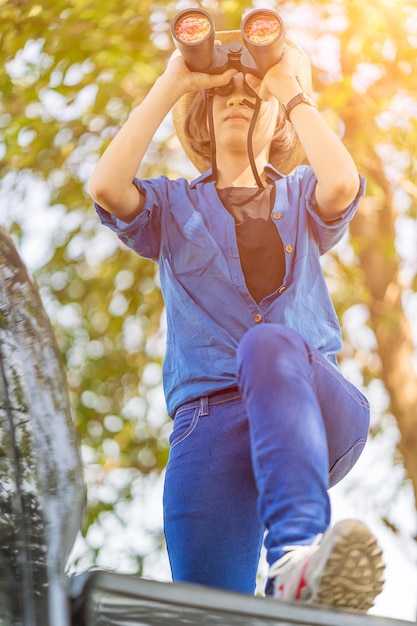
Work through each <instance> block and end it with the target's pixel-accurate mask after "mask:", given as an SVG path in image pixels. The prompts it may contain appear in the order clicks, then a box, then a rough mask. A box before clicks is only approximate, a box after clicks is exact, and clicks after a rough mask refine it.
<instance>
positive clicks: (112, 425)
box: [0, 0, 417, 621]
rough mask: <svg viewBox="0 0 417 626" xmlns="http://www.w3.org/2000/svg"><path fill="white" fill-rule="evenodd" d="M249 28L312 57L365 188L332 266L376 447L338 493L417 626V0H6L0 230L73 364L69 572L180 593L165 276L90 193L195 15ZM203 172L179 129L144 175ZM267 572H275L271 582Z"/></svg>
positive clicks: (390, 610) (389, 603)
mask: <svg viewBox="0 0 417 626" xmlns="http://www.w3.org/2000/svg"><path fill="white" fill-rule="evenodd" d="M189 7H201V8H204V9H206V10H208V11H210V12H211V14H212V15H213V17H214V20H215V24H216V27H217V28H219V29H232V28H239V26H240V22H241V19H242V16H243V15H244V14H245V12H247V11H248V10H250V9H251V8H263V7H268V8H275V9H276V10H278V11H279V12H280V14H281V16H282V17H283V19H284V22H285V24H286V28H287V31H288V34H289V35H290V36H291V37H292V38H293V39H295V40H296V41H297V42H298V43H299V44H301V45H302V46H303V47H304V49H305V50H306V51H307V53H308V54H309V56H310V58H311V61H312V64H313V74H314V90H315V96H316V100H317V104H318V106H319V108H320V110H321V112H322V113H323V115H324V116H325V117H326V119H327V120H328V122H329V123H330V124H331V126H332V127H333V128H334V129H335V130H336V132H337V133H338V134H339V135H340V136H341V137H342V139H343V141H344V142H345V144H346V145H347V147H348V148H349V150H350V151H351V153H352V155H353V157H354V159H355V161H356V163H357V165H358V169H359V170H360V172H361V174H362V175H363V176H365V177H366V178H367V180H368V193H367V196H366V198H365V199H364V200H363V202H362V204H361V210H360V213H359V214H358V215H357V217H356V218H355V220H354V222H353V224H352V226H351V230H350V233H349V235H348V236H347V237H345V239H344V240H343V241H342V242H341V244H339V245H338V246H337V248H336V249H335V250H334V251H333V252H332V253H330V254H328V255H327V257H326V258H324V259H323V267H324V270H325V273H326V277H327V280H328V284H329V288H330V290H331V293H332V297H333V300H334V303H335V306H336V309H337V312H338V314H339V318H340V320H341V324H342V329H343V334H344V340H345V348H344V351H343V353H342V354H341V355H340V364H341V368H342V370H343V372H344V373H345V375H346V376H347V377H348V378H349V379H350V380H352V382H354V383H355V384H356V385H358V386H359V387H360V388H361V389H362V390H363V391H364V393H365V394H366V395H367V396H368V397H369V399H370V401H371V405H372V425H371V437H370V441H369V444H368V446H367V448H366V451H365V452H364V454H363V456H362V458H361V459H360V461H359V462H358V464H357V466H356V467H355V469H354V470H353V471H352V472H351V474H350V475H349V476H348V477H347V478H346V480H345V481H344V482H343V483H342V485H340V486H338V487H336V488H335V489H334V490H333V491H332V492H331V493H332V502H333V517H334V519H337V518H340V517H345V516H355V517H360V518H361V519H364V520H365V521H367V522H368V523H369V524H370V525H371V526H372V528H373V529H374V531H375V532H376V534H377V536H378V538H379V540H380V542H381V544H382V546H383V548H384V551H385V558H386V562H387V565H388V567H387V583H386V586H385V590H384V592H383V594H382V595H381V596H380V597H379V598H378V600H377V603H376V606H375V608H374V609H373V612H374V613H377V614H379V615H386V616H393V617H400V618H403V619H408V620H413V621H414V620H415V618H416V604H417V601H416V597H417V568H416V564H417V544H416V535H417V526H416V495H417V355H416V344H417V293H416V291H417V275H416V274H417V160H416V155H417V80H416V75H417V35H416V33H417V6H416V4H415V1H414V0H348V1H345V0H332V1H329V0H309V1H303V0H297V2H287V1H283V2H280V3H279V4H277V3H273V2H267V1H266V0H265V1H263V2H256V1H254V2H253V3H251V2H248V1H239V0H225V1H217V0H207V1H202V2H189V1H187V2H185V1H179V2H151V1H150V0H139V1H137V0H136V1H132V0H100V2H99V1H97V0H65V1H64V0H55V1H54V2H53V3H49V2H45V1H43V2H36V1H35V0H0V60H1V63H0V222H1V224H2V225H3V226H5V227H6V228H7V229H8V231H9V232H10V233H11V235H12V237H13V239H14V241H15V243H16V245H17V247H18V249H19V251H20V253H21V255H22V256H23V258H24V260H25V262H26V264H27V265H28V267H29V269H30V271H31V272H32V274H33V275H34V277H35V280H36V282H37V285H38V287H39V290H40V294H41V298H42V301H43V304H44V306H45V308H46V311H47V313H48V316H49V318H50V320H51V322H52V325H53V328H54V332H55V334H56V337H57V340H58V344H59V348H60V351H61V354H62V359H63V361H64V364H65V367H66V372H67V379H68V388H69V393H70V399H71V406H72V411H73V418H74V423H75V425H76V428H77V430H78V433H79V438H80V445H81V450H82V458H83V464H84V475H85V481H86V484H87V505H86V512H85V518H84V524H83V528H82V529H81V530H80V533H79V537H78V539H77V542H76V545H75V547H74V550H73V553H72V555H71V557H70V560H69V562H68V572H69V573H78V572H81V571H85V570H86V569H89V568H92V567H105V568H109V569H112V570H115V571H120V572H128V573H134V574H139V575H143V576H147V577H152V578H156V579H158V580H169V568H168V563H167V557H166V553H165V546H164V540H163V534H162V512H161V501H160V500H161V490H162V481H163V473H164V468H165V465H166V462H167V458H168V436H169V433H170V429H171V424H170V421H169V419H168V417H167V415H166V411H165V405H164V400H163V394H162V389H161V363H162V359H163V353H164V336H165V329H164V308H163V303H162V298H161V293H160V289H159V282H158V271H157V267H156V266H155V265H153V264H152V263H151V262H148V261H145V260H142V259H140V258H139V257H137V256H135V255H134V254H133V253H131V252H129V251H127V250H126V249H124V248H123V246H122V245H121V244H119V243H118V241H117V240H116V237H115V236H114V235H113V234H112V233H111V232H109V231H107V230H106V229H104V228H103V227H102V226H101V225H100V224H99V222H98V219H97V218H96V216H95V212H94V210H93V208H92V203H91V200H90V198H89V197H88V194H87V192H86V184H87V181H88V178H89V176H90V174H91V171H92V169H93V167H94V164H95V163H96V161H97V159H98V157H99V155H100V154H101V153H102V151H103V149H104V148H105V146H106V145H107V144H108V142H109V141H110V140H111V138H112V137H113V136H114V134H115V133H116V132H117V130H118V128H119V127H120V125H121V124H122V123H123V122H124V121H125V120H126V119H127V117H128V115H129V113H130V112H131V110H132V109H133V108H134V107H135V106H137V105H138V104H139V103H140V102H141V100H142V99H143V97H144V95H145V94H146V93H147V91H148V90H149V88H150V86H151V85H152V84H153V82H154V81H155V79H156V78H157V76H158V75H159V74H160V73H161V72H162V71H163V68H164V66H165V64H166V62H167V59H168V57H169V54H170V53H171V52H172V50H173V44H172V40H171V37H170V30H169V29H170V21H171V20H172V18H173V17H174V16H175V15H176V13H177V12H178V11H180V10H182V9H184V8H189ZM138 174H139V175H140V176H141V177H152V176H158V175H160V174H165V175H167V176H170V177H178V176H185V177H187V178H192V177H194V175H196V172H195V171H194V169H193V167H192V166H191V165H190V164H189V163H188V161H187V160H186V158H185V157H184V156H183V154H182V152H181V149H180V146H179V143H178V141H177V139H176V138H175V136H174V135H173V131H172V124H171V119H170V116H168V117H167V119H166V120H165V122H164V123H163V124H162V126H161V128H160V130H159V131H158V133H157V134H156V136H155V138H154V141H153V142H152V144H151V146H150V148H149V150H148V153H147V156H146V159H145V161H144V163H143V164H142V166H141V170H140V171H139V173H138ZM264 575H265V570H264V569H263V567H262V566H261V567H260V572H259V588H260V589H261V588H262V581H263V577H264Z"/></svg>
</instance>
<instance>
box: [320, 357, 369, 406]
mask: <svg viewBox="0 0 417 626" xmlns="http://www.w3.org/2000/svg"><path fill="white" fill-rule="evenodd" d="M310 358H311V359H314V360H315V361H316V362H317V363H318V364H319V365H321V366H322V367H324V368H325V369H326V370H327V371H328V372H329V373H330V374H331V375H332V376H333V377H334V378H336V379H337V380H338V382H339V383H340V384H341V385H342V387H343V388H344V389H345V391H346V392H347V393H348V394H349V395H350V397H351V398H353V400H355V402H357V403H358V404H360V406H362V407H364V408H365V409H367V408H368V407H369V403H368V401H367V400H366V398H365V397H364V396H362V397H361V396H357V395H356V394H355V393H352V387H351V385H350V384H349V383H348V381H347V380H346V379H345V378H344V377H343V374H342V373H339V372H337V371H335V369H334V368H333V366H332V365H330V363H326V361H323V360H322V359H318V358H317V357H316V355H315V354H314V352H310ZM355 389H356V387H355ZM356 391H358V393H360V391H359V389H356Z"/></svg>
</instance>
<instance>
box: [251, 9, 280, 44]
mask: <svg viewBox="0 0 417 626" xmlns="http://www.w3.org/2000/svg"><path fill="white" fill-rule="evenodd" d="M244 30H245V36H246V38H247V39H248V40H249V41H250V42H251V43H253V44H256V45H263V44H269V43H272V42H273V41H275V39H276V38H277V37H279V36H280V34H281V30H282V29H281V23H280V21H279V19H278V18H277V17H276V16H275V15H271V14H262V13H261V14H259V12H258V11H256V12H255V15H254V17H253V18H249V19H248V20H247V21H246V23H245V27H244Z"/></svg>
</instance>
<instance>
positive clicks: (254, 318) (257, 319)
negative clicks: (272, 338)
mask: <svg viewBox="0 0 417 626" xmlns="http://www.w3.org/2000/svg"><path fill="white" fill-rule="evenodd" d="M261 320H262V315H260V314H259V313H257V314H256V315H254V316H253V321H254V322H255V324H259V322H260V321H261Z"/></svg>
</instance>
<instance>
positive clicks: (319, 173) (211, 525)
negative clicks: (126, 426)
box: [89, 32, 383, 610]
mask: <svg viewBox="0 0 417 626" xmlns="http://www.w3.org/2000/svg"><path fill="white" fill-rule="evenodd" d="M217 37H218V39H219V42H221V43H226V42H227V41H230V40H231V39H235V38H240V35H239V34H237V33H236V32H228V33H224V32H223V33H218V34H217ZM310 72H311V70H310V66H309V62H308V59H307V58H306V56H305V54H304V53H303V52H302V51H301V50H300V49H299V48H298V47H297V46H296V45H295V44H293V43H292V42H290V41H287V44H286V46H285V48H284V52H283V56H282V58H281V60H280V61H279V63H277V64H276V65H274V66H273V67H272V68H271V69H270V70H269V71H268V72H267V73H266V75H265V76H264V78H263V79H262V80H259V79H258V78H256V77H255V76H251V75H246V76H245V77H243V76H242V74H240V73H238V72H237V71H236V70H235V69H228V70H227V71H226V72H224V73H223V74H221V75H209V74H204V73H198V72H191V71H189V70H188V69H187V67H186V65H185V63H184V61H183V59H182V57H181V56H180V55H179V54H178V53H174V54H173V55H172V57H171V59H170V60H169V63H168V65H167V68H166V70H165V72H164V73H163V74H162V75H161V76H160V77H159V78H158V80H157V81H156V83H155V84H154V86H153V87H152V89H151V90H150V92H149V94H148V95H147V96H146V98H145V99H144V100H143V102H142V103H141V105H140V106H139V107H138V108H137V109H136V111H135V112H134V113H133V114H132V116H131V117H130V119H129V120H128V121H127V122H126V124H125V125H124V126H123V127H122V128H121V130H120V131H119V133H118V134H117V135H116V136H115V138H114V139H113V141H112V142H111V144H110V145H109V147H108V148H107V150H106V151H105V152H104V154H103V156H102V157H101V159H100V160H99V163H98V165H97V167H96V169H95V171H94V173H93V175H92V177H91V181H90V186H89V190H90V193H91V195H92V197H93V199H94V201H95V203H96V208H97V211H98V214H99V216H100V219H101V220H102V222H103V223H104V224H105V225H107V226H109V227H110V228H112V229H113V230H114V231H115V232H116V233H117V234H118V236H119V237H120V239H121V240H122V241H123V242H124V243H125V244H126V245H128V246H129V247H131V248H132V249H133V250H135V251H136V252H137V253H138V254H140V255H142V256H144V257H146V258H150V259H153V260H155V261H156V262H158V264H159V268H160V276H161V284H162V291H163V295H164V300H165V305H166V313H167V324H168V330H167V347H166V356H165V360H164V370H163V373H164V389H165V395H166V401H167V408H168V412H169V414H170V416H171V417H172V418H173V420H174V424H173V433H172V435H171V440H170V443H171V452H170V460H169V463H168V467H167V472H166V481H165V491H164V522H165V534H166V539H167V547H168V553H169V557H170V563H171V568H172V574H173V579H174V581H188V582H195V583H200V584H204V585H210V586H214V587H220V588H224V589H230V590H235V591H241V592H246V593H253V592H254V589H255V583H256V573H257V567H258V561H259V554H260V549H261V544H262V540H263V537H264V533H265V531H266V533H267V534H266V539H265V546H266V549H267V559H268V563H269V566H270V568H269V574H268V583H267V588H266V593H267V594H268V595H272V596H274V597H276V598H281V599H287V600H301V601H305V602H321V603H323V604H328V605H337V606H345V607H353V608H358V609H361V610H368V609H369V607H370V606H372V604H373V600H374V597H375V596H376V595H377V594H378V593H379V592H380V591H381V589H382V578H381V573H382V569H383V565H382V562H381V551H380V549H379V548H378V546H377V544H376V541H375V539H374V537H373V536H372V534H371V533H370V531H369V530H368V529H367V528H366V526H364V525H363V524H362V523H361V522H358V521H354V520H345V521H342V522H339V523H338V524H336V525H335V526H334V527H330V526H329V524H330V506H329V497H328V489H329V487H330V486H332V485H334V484H335V483H336V482H338V481H339V480H340V479H341V478H342V477H343V476H345V475H346V473H347V472H348V471H349V470H350V469H351V467H352V466H353V465H354V463H355V462H356V460H357V458H358V457H359V455H360V453H361V451H362V449H363V446H364V444H365V441H366V437H367V432H368V425H369V406H368V403H367V400H366V398H365V397H364V396H363V395H362V394H361V393H360V392H359V391H358V390H357V389H355V388H354V387H353V386H352V385H351V384H350V383H349V382H348V381H346V380H345V379H344V378H343V377H342V375H341V373H340V371H339V370H338V367H337V361H336V354H337V353H338V352H339V351H340V349H341V337H340V328H339V325H338V321H337V319H336V315H335V311H334V308H333V306H332V304H331V301H330V297H329V294H328V291H327V288H326V285H325V281H324V277H323V274H322V271H321V269H320V262H319V256H320V255H321V254H322V253H324V252H326V251H328V250H329V249H330V248H331V247H332V246H333V245H335V244H336V243H337V242H338V241H339V240H340V238H341V237H342V235H343V234H344V233H345V231H346V228H347V225H348V222H349V221H350V220H351V219H352V217H353V215H354V213H355V211H356V209H357V207H358V204H359V200H360V197H361V196H362V195H363V193H364V188H365V183H364V181H363V179H361V177H360V176H359V175H358V172H357V170H356V167H355V164H354V162H353V160H352V158H351V156H350V154H349V153H348V151H347V150H346V148H345V147H344V146H343V144H342V143H341V141H340V140H339V139H338V137H337V136H336V135H335V134H334V133H333V131H332V130H331V129H330V128H329V127H328V125H327V124H326V122H325V121H324V119H323V118H322V117H321V115H320V113H319V112H318V111H317V109H316V108H315V106H314V105H313V101H312V99H311V73H310ZM208 100H211V104H212V134H211V137H210V133H209V129H208V126H209V124H208V120H207V102H208ZM258 105H259V109H257V107H258ZM172 107H173V108H174V123H175V127H176V131H177V134H178V136H179V138H180V140H181V142H182V144H183V146H184V149H185V151H186V153H187V154H188V156H189V157H190V158H191V160H192V161H193V163H194V164H195V165H196V166H197V168H198V169H199V170H200V171H201V172H204V173H203V174H202V176H200V177H199V178H198V179H197V180H196V181H193V182H192V183H189V182H188V181H186V180H184V179H179V180H169V179H167V178H166V177H160V178H158V179H154V180H138V179H137V178H135V175H136V172H137V170H138V168H139V166H140V164H141V162H142V159H143V156H144V154H145V151H146V149H147V147H148V145H149V142H150V141H151V139H152V137H153V135H154V133H155V132H156V130H157V129H158V127H159V125H160V124H161V122H162V120H163V119H164V118H165V116H166V115H167V113H168V112H169V111H170V109H171V108H172ZM255 110H256V111H257V115H258V117H257V120H256V124H255V128H254V130H253V135H252V139H251V145H252V153H253V158H252V159H251V158H250V149H248V133H249V127H250V121H251V119H252V115H254V111H255ZM213 133H214V136H213ZM214 146H215V150H213V147H214ZM301 147H302V149H303V151H304V153H305V155H306V157H307V160H308V162H309V165H300V163H301V160H302V158H303V156H302V150H301ZM249 148H250V146H249ZM211 153H215V158H214V159H213V163H212V166H213V167H212V170H210V169H209V168H210V154H211Z"/></svg>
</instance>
